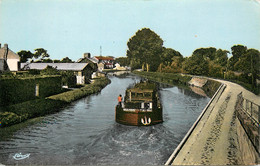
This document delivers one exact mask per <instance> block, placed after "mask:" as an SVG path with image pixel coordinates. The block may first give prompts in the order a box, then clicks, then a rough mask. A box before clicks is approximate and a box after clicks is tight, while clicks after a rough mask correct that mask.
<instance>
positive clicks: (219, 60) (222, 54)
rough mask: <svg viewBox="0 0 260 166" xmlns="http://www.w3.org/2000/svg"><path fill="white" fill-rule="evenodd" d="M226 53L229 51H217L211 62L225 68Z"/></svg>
mask: <svg viewBox="0 0 260 166" xmlns="http://www.w3.org/2000/svg"><path fill="white" fill-rule="evenodd" d="M228 53H229V51H227V50H222V49H218V50H217V51H216V53H215V58H214V60H213V62H214V63H215V64H218V65H220V66H222V67H226V66H227V62H228V55H227V54H228Z"/></svg>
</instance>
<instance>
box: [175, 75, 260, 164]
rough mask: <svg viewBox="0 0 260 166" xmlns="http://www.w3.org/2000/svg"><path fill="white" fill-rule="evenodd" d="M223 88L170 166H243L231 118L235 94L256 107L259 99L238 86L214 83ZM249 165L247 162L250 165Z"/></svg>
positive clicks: (234, 121) (235, 98) (233, 119)
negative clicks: (255, 104) (223, 85)
mask: <svg viewBox="0 0 260 166" xmlns="http://www.w3.org/2000/svg"><path fill="white" fill-rule="evenodd" d="M218 81H220V82H222V83H224V84H225V85H226V88H225V90H224V91H223V93H222V94H219V95H217V96H216V98H215V99H214V100H213V102H212V104H210V105H209V107H208V109H207V111H206V112H205V114H204V115H203V117H202V118H201V120H200V121H199V123H198V124H197V126H196V128H195V129H194V130H193V131H192V133H191V135H190V137H189V138H188V140H187V142H186V143H185V144H184V146H183V147H182V148H181V150H180V152H179V153H178V154H177V156H176V158H175V159H174V160H173V163H172V164H173V165H230V164H231V165H244V164H252V163H253V161H249V163H245V161H243V159H242V158H241V156H242V154H241V152H240V150H239V146H240V145H239V141H238V134H237V128H236V127H237V125H238V121H237V120H236V116H235V109H234V108H235V104H236V100H237V95H238V94H239V93H240V92H242V93H243V96H244V97H245V98H247V99H250V100H251V101H253V102H255V103H257V104H259V105H260V96H257V95H254V94H253V93H251V92H249V91H247V90H246V89H244V88H243V87H241V86H240V85H237V84H235V83H231V82H228V81H223V80H218ZM250 162H251V163H250Z"/></svg>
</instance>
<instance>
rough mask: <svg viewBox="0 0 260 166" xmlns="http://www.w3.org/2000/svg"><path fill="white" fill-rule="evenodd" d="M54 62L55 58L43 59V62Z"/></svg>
mask: <svg viewBox="0 0 260 166" xmlns="http://www.w3.org/2000/svg"><path fill="white" fill-rule="evenodd" d="M52 62H53V60H52V59H50V58H47V59H43V60H42V61H41V63H52Z"/></svg>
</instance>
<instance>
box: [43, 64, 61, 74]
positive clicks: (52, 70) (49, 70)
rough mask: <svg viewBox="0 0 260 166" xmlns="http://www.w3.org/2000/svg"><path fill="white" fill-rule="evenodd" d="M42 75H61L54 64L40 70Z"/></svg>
mask: <svg viewBox="0 0 260 166" xmlns="http://www.w3.org/2000/svg"><path fill="white" fill-rule="evenodd" d="M40 74H41V75H59V74H60V73H59V71H58V70H57V69H55V68H53V67H52V66H47V67H46V68H45V69H43V70H41V71H40Z"/></svg>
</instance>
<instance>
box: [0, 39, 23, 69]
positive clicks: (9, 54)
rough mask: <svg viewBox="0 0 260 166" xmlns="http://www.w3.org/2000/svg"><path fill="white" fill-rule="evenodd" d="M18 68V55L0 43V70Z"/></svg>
mask: <svg viewBox="0 0 260 166" xmlns="http://www.w3.org/2000/svg"><path fill="white" fill-rule="evenodd" d="M18 70H20V57H19V55H17V54H16V53H14V52H13V51H12V50H10V49H9V48H8V45H7V44H5V45H4V47H2V46H1V43H0V71H2V72H3V71H18Z"/></svg>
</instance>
